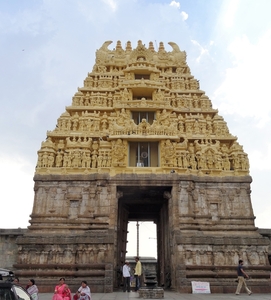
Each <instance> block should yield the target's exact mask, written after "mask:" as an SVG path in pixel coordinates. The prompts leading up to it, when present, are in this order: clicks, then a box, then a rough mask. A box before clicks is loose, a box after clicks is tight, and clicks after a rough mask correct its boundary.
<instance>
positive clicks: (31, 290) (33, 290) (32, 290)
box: [27, 279, 39, 300]
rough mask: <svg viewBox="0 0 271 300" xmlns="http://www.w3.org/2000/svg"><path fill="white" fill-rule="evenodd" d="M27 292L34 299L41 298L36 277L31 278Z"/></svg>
mask: <svg viewBox="0 0 271 300" xmlns="http://www.w3.org/2000/svg"><path fill="white" fill-rule="evenodd" d="M27 292H28V294H29V295H30V296H31V297H32V299H33V300H39V290H38V287H37V286H36V284H35V280H34V279H30V280H29V281H28V285H27Z"/></svg>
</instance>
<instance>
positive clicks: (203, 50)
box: [191, 40, 209, 62]
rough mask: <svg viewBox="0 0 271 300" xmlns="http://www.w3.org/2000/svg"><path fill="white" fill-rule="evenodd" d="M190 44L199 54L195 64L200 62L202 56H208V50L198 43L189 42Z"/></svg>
mask: <svg viewBox="0 0 271 300" xmlns="http://www.w3.org/2000/svg"><path fill="white" fill-rule="evenodd" d="M191 42H192V44H194V45H195V46H196V47H197V48H198V49H199V52H200V54H199V56H198V57H197V58H196V61H197V62H200V60H201V59H202V58H203V56H205V55H209V51H208V49H207V48H204V47H203V46H201V45H200V43H199V42H197V41H195V40H191Z"/></svg>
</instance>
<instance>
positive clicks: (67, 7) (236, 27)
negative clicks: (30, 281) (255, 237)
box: [0, 0, 271, 228]
mask: <svg viewBox="0 0 271 300" xmlns="http://www.w3.org/2000/svg"><path fill="white" fill-rule="evenodd" d="M270 11H271V1H269V0H225V1H222V0H208V1H207V0H205V1H204V0H179V1H177V0H176V1H171V0H169V1H166V0H160V1H158V0H157V1H155V0H95V1H90V0H88V1H87V0H43V1H42V0H11V1H0V60H1V68H0V78H1V80H0V90H1V104H2V109H1V111H0V122H1V123H0V125H1V126H0V128H1V129H0V134H1V148H0V176H1V218H0V228H17V227H23V228H25V227H26V226H28V225H29V223H28V220H29V219H30V218H29V215H30V214H31V211H32V205H33V200H34V192H33V185H34V183H33V176H34V171H35V165H36V161H37V151H38V150H39V148H40V144H41V142H42V141H43V140H45V138H46V131H47V130H53V129H54V128H55V124H56V121H57V118H58V117H59V116H60V114H61V113H63V112H64V111H65V106H68V105H70V104H71V101H72V97H73V95H74V93H75V92H76V91H77V87H81V86H83V80H84V79H85V77H86V76H87V73H88V72H90V71H91V70H92V67H93V64H94V60H95V51H96V50H97V49H98V48H100V47H101V45H102V44H103V42H104V41H106V40H112V41H113V43H112V45H110V47H112V48H114V47H115V45H116V42H117V40H120V41H121V42H122V45H123V46H125V44H126V42H127V41H131V42H132V46H133V47H136V45H137V41H138V40H142V42H143V43H144V44H146V45H148V43H149V42H150V41H153V42H154V45H156V44H157V45H158V44H159V42H160V41H162V42H164V44H165V47H166V50H167V51H171V47H170V46H169V45H168V44H167V43H168V42H171V41H172V42H175V43H177V44H178V45H179V47H180V49H181V50H185V51H186V53H187V62H188V64H189V66H190V69H191V73H192V74H193V75H194V76H195V78H197V79H198V80H200V87H201V89H202V90H204V91H205V92H206V94H207V96H209V98H210V99H211V100H212V103H213V107H214V108H217V109H218V110H219V114H220V115H222V116H223V117H224V119H225V121H226V122H227V124H228V127H229V129H230V132H231V133H232V134H233V135H236V136H238V141H239V143H240V144H241V145H243V147H244V150H245V152H247V153H248V155H249V159H250V174H251V176H252V178H253V183H252V186H251V187H252V194H251V197H252V204H253V209H254V214H255V216H256V220H255V223H256V226H258V227H261V228H271V221H270V212H271V201H270V195H271V184H270V183H269V180H270V178H271V141H270V136H271V135H270V130H271V121H270V120H271V101H270V100H271V99H270V91H269V86H270V83H269V80H270V70H271V58H270V53H271V18H270V16H269V13H270ZM3 206H4V207H3ZM11 208H12V216H11V214H10V210H11Z"/></svg>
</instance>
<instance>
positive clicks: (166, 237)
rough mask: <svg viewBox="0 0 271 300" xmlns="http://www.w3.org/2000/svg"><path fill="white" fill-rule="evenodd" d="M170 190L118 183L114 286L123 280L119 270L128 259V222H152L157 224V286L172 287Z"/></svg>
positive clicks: (118, 285)
mask: <svg viewBox="0 0 271 300" xmlns="http://www.w3.org/2000/svg"><path fill="white" fill-rule="evenodd" d="M171 189H172V187H171V186H124V185H120V186H117V199H118V205H117V207H118V212H117V216H118V218H117V233H116V235H117V237H116V239H117V245H116V253H115V266H116V272H115V274H116V276H115V280H114V288H119V287H120V283H121V280H122V276H121V273H120V270H121V266H122V265H123V264H124V261H125V254H126V244H127V235H128V232H127V229H128V222H129V221H153V222H154V223H155V224H156V225H157V279H158V285H159V286H163V287H165V288H169V287H170V286H171V281H172V280H171V277H172V274H171V255H170V253H171V252H172V251H171V249H170V247H171V245H172V241H171V234H170V232H171V231H172V229H171V228H170V222H169V219H170V216H171V215H172V211H171V209H170V208H171V207H172V204H171ZM135 253H136V250H135ZM139 256H140V253H139ZM143 270H144V266H143Z"/></svg>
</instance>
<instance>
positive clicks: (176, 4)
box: [170, 0, 181, 8]
mask: <svg viewBox="0 0 271 300" xmlns="http://www.w3.org/2000/svg"><path fill="white" fill-rule="evenodd" d="M170 6H174V7H177V8H180V6H181V5H180V2H176V1H174V0H173V1H171V2H170Z"/></svg>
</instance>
